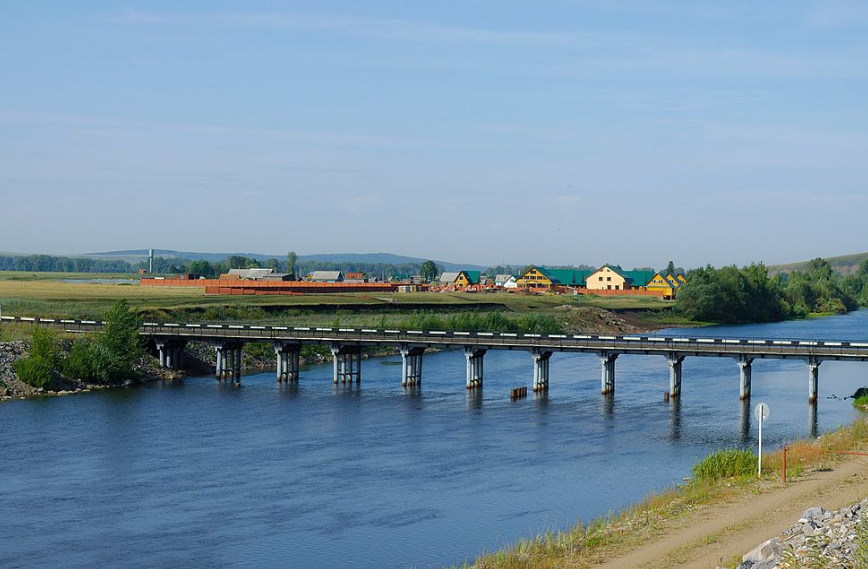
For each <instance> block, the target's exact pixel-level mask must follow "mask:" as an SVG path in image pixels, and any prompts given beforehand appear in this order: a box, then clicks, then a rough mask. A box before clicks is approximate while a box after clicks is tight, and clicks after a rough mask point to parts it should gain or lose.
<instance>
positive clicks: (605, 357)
mask: <svg viewBox="0 0 868 569" xmlns="http://www.w3.org/2000/svg"><path fill="white" fill-rule="evenodd" d="M599 355H600V372H601V381H600V384H601V389H600V392H601V393H602V394H603V395H609V394H612V393H615V360H616V359H618V354H616V353H612V352H600V354H599Z"/></svg>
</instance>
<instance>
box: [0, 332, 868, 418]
mask: <svg viewBox="0 0 868 569" xmlns="http://www.w3.org/2000/svg"><path fill="white" fill-rule="evenodd" d="M2 321H3V322H20V323H30V324H34V325H42V326H52V327H55V328H59V329H61V330H64V331H67V332H74V333H89V332H98V331H100V330H101V329H102V322H100V321H97V320H60V319H50V318H28V317H10V316H3V317H2ZM139 333H140V334H141V335H142V336H144V337H146V338H148V340H149V341H150V342H152V343H153V346H154V348H155V349H156V351H157V352H158V354H159V360H160V365H161V366H163V367H166V368H170V369H176V368H179V367H181V366H183V364H184V349H185V346H186V345H187V343H188V342H190V341H201V342H206V343H209V344H211V345H213V346H214V349H215V351H216V356H217V358H216V359H217V364H216V370H215V372H216V375H217V377H218V378H219V379H232V380H234V381H235V382H236V383H238V382H240V379H241V350H242V348H243V347H244V344H246V343H248V342H267V343H270V344H272V346H273V347H274V353H275V359H276V364H277V365H276V367H277V380H278V381H298V380H299V375H300V367H299V361H300V353H301V347H302V346H303V345H309V344H318V345H326V346H328V347H329V349H330V350H331V353H332V360H333V366H334V383H336V384H337V383H352V382H353V381H355V382H356V383H358V382H360V381H361V375H362V358H361V353H362V348H364V347H367V346H391V347H395V348H397V350H398V351H399V353H400V354H401V358H402V366H401V385H402V386H404V387H407V386H414V385H419V384H421V382H422V360H423V355H424V353H425V350H426V349H429V348H441V349H444V348H445V349H461V350H463V351H464V357H465V361H466V373H465V386H466V388H467V389H478V388H481V387H482V384H483V376H484V373H483V371H484V366H483V364H484V357H485V355H486V353H488V352H489V351H491V350H523V351H527V352H529V353H530V356H531V360H532V362H533V391H534V392H542V391H546V390H547V389H548V386H549V360H550V359H551V357H552V355H553V354H554V353H556V352H580V353H592V354H595V355H596V356H597V357H598V358H599V360H600V368H601V393H603V394H612V393H614V391H615V361H616V360H617V359H618V356H620V355H625V354H640V355H652V356H654V355H656V356H663V357H665V358H666V359H667V360H668V362H669V396H670V397H678V396H679V395H680V394H681V377H682V373H681V366H682V363H683V361H684V359H685V358H686V357H724V358H732V359H733V360H735V362H736V364H737V366H738V371H739V397H740V398H741V399H742V400H744V399H748V398H749V397H750V389H751V365H752V363H753V362H754V360H756V359H768V358H772V359H798V360H802V361H804V362H805V363H806V365H807V371H808V374H807V375H808V401H809V402H811V403H813V402H815V401H816V400H817V387H818V382H819V367H820V364H821V363H822V362H823V361H826V360H839V361H860V362H864V361H868V341H864V342H863V341H831V340H794V339H770V338H711V337H685V336H648V335H627V336H604V335H595V336H592V335H579V334H574V335H568V334H521V333H509V332H462V331H447V330H376V329H370V328H325V327H306V326H257V325H252V324H191V323H156V322H146V323H144V324H143V325H142V327H141V329H140V331H139Z"/></svg>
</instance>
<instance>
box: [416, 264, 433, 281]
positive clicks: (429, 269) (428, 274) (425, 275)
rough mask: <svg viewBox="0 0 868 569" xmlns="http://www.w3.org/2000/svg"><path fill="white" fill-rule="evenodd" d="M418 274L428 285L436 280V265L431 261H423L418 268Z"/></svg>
mask: <svg viewBox="0 0 868 569" xmlns="http://www.w3.org/2000/svg"><path fill="white" fill-rule="evenodd" d="M419 274H420V275H422V279H423V280H424V281H425V282H429V283H430V282H431V281H433V280H434V279H436V278H437V264H436V263H435V262H434V261H431V260H428V261H425V262H424V263H422V266H421V267H420V268H419Z"/></svg>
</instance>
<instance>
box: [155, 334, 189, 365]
mask: <svg viewBox="0 0 868 569" xmlns="http://www.w3.org/2000/svg"><path fill="white" fill-rule="evenodd" d="M156 345H157V351H158V352H159V355H160V367H164V368H167V369H179V368H180V367H181V366H183V365H184V346H186V345H187V342H185V341H184V340H171V339H167V340H157V342H156Z"/></svg>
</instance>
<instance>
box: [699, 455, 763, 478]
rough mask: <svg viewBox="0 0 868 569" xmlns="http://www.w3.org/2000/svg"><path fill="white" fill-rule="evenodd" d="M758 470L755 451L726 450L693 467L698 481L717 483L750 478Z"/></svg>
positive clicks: (706, 458) (709, 456) (707, 457)
mask: <svg viewBox="0 0 868 569" xmlns="http://www.w3.org/2000/svg"><path fill="white" fill-rule="evenodd" d="M756 468H757V455H755V454H754V453H753V451H749V450H741V449H725V450H718V451H715V452H713V453H711V454H709V455H708V456H706V457H705V458H704V459H702V460H701V461H699V462H697V463H696V464H695V465H693V476H694V477H695V478H696V479H698V480H709V481H715V480H720V479H721V478H738V477H741V476H750V475H751V474H753V473H754V472H755V471H756Z"/></svg>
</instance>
